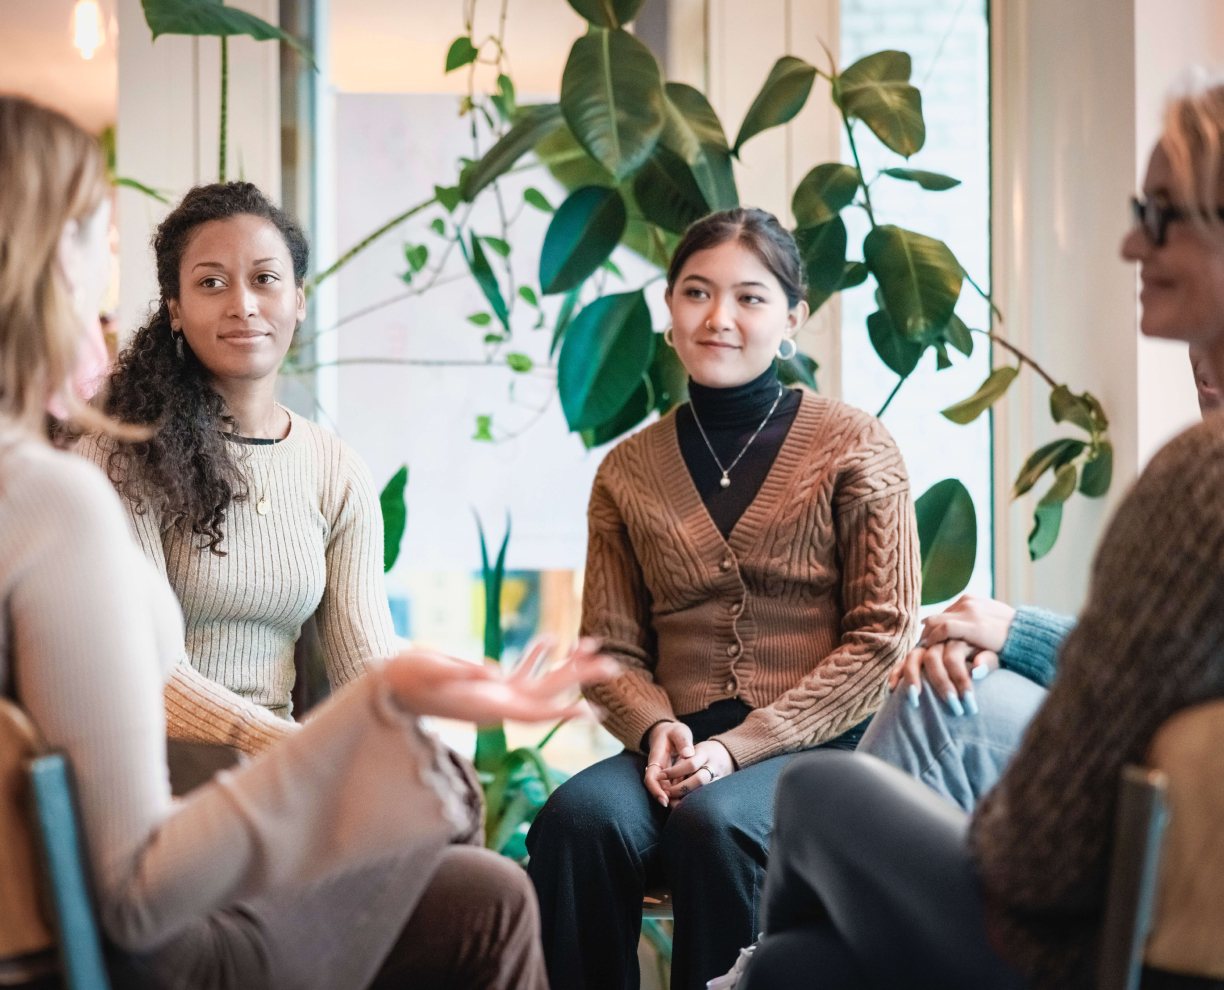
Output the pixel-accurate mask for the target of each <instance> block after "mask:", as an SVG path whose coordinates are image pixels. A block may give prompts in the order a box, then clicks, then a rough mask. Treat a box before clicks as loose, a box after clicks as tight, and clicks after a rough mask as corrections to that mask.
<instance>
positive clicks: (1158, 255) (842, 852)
mask: <svg viewBox="0 0 1224 990" xmlns="http://www.w3.org/2000/svg"><path fill="white" fill-rule="evenodd" d="M1133 205H1134V216H1135V223H1134V226H1133V228H1132V229H1131V231H1130V232H1129V233H1128V234H1127V235H1126V237H1125V239H1124V240H1123V242H1122V254H1123V257H1125V258H1126V259H1127V260H1129V261H1137V262H1139V264H1140V273H1141V276H1142V285H1143V291H1142V294H1141V296H1140V301H1141V303H1142V307H1143V315H1142V320H1141V328H1142V330H1143V332H1144V333H1145V334H1147V335H1148V336H1154V337H1167V338H1173V339H1179V340H1187V341H1190V342H1191V343H1195V344H1197V345H1199V346H1200V347H1201V348H1202V349H1203V352H1204V353H1205V354H1206V357H1207V360H1208V364H1209V366H1210V369H1211V372H1212V374H1213V377H1214V378H1215V380H1216V381H1220V380H1224V379H1222V378H1221V377H1220V376H1221V374H1224V211H1222V205H1224V85H1222V84H1217V85H1213V86H1211V87H1208V88H1200V89H1196V90H1192V91H1190V92H1188V93H1187V94H1186V95H1184V96H1182V97H1180V98H1178V99H1175V100H1173V101H1172V102H1171V103H1170V105H1169V108H1168V110H1167V113H1166V118H1165V127H1164V131H1163V134H1162V137H1161V139H1160V142H1159V143H1158V144H1157V146H1156V148H1155V150H1154V151H1153V152H1152V156H1151V160H1150V162H1149V165H1148V171H1147V177H1146V179H1145V181H1144V187H1143V197H1142V198H1141V199H1136V200H1135V201H1134V204H1133ZM1222 490H1224V418H1221V417H1220V416H1218V415H1214V416H1208V417H1206V418H1205V420H1204V422H1203V423H1202V424H1200V425H1198V426H1195V427H1193V428H1192V429H1190V430H1188V431H1187V432H1185V433H1183V434H1182V435H1181V436H1179V437H1177V438H1176V439H1174V440H1173V441H1172V442H1171V443H1169V444H1168V446H1166V447H1165V448H1164V449H1163V450H1162V451H1161V452H1160V453H1159V454H1158V455H1157V456H1156V457H1155V458H1153V460H1152V462H1151V463H1150V464H1149V465H1148V467H1147V468H1146V470H1145V471H1144V472H1143V474H1142V475H1141V477H1140V478H1139V480H1138V482H1137V483H1136V484H1135V486H1134V488H1133V489H1132V490H1131V491H1130V492H1129V494H1128V495H1127V497H1126V498H1125V500H1124V501H1123V503H1122V505H1121V507H1120V508H1119V510H1118V513H1117V515H1116V516H1115V517H1114V519H1113V520H1112V522H1111V523H1110V525H1109V527H1108V528H1107V530H1106V532H1105V535H1104V537H1103V539H1102V542H1101V547H1100V549H1099V551H1098V553H1097V557H1096V560H1095V562H1094V565H1093V571H1092V581H1091V586H1090V589H1089V595H1088V601H1087V604H1086V605H1085V608H1084V611H1083V612H1082V614H1081V616H1080V620H1079V622H1078V624H1077V625H1076V627H1075V629H1074V630H1073V631H1072V632H1071V633H1070V635H1069V636H1068V637H1067V639H1066V641H1065V644H1064V646H1063V648H1062V651H1061V654H1060V657H1059V671H1058V675H1057V677H1056V679H1055V680H1054V682H1053V685H1052V687H1051V690H1050V693H1049V696H1048V698H1047V699H1046V701H1045V704H1044V705H1043V706H1042V707H1041V709H1040V710H1039V711H1038V713H1037V715H1036V716H1035V718H1034V719H1033V722H1032V724H1031V726H1030V728H1029V730H1028V732H1027V733H1026V734H1025V736H1024V740H1023V742H1022V744H1021V746H1020V749H1019V751H1018V752H1017V754H1016V756H1015V758H1014V759H1013V760H1012V762H1011V763H1010V764H1009V765H1008V768H1007V770H1006V771H1005V773H1004V775H1003V777H1002V779H1001V780H1000V781H999V784H998V785H997V786H996V787H995V788H994V789H993V790H992V791H990V792H989V793H988V794H987V795H986V796H985V797H984V798H983V799H982V800H981V802H980V803H979V804H978V806H977V808H976V809H975V811H974V813H973V815H972V816H971V817H970V816H967V815H965V814H964V813H963V812H961V811H960V810H959V809H958V808H956V807H954V806H953V805H952V804H950V803H949V802H946V801H943V800H941V799H940V798H938V797H937V796H936V795H935V794H934V793H933V792H932V791H930V790H929V789H928V788H927V787H926V786H925V785H923V784H921V783H919V782H918V781H916V780H914V779H913V778H911V777H909V776H907V775H905V774H903V773H901V772H900V771H898V770H897V769H896V768H894V767H891V766H887V765H885V764H884V763H882V762H880V761H878V760H875V759H873V758H871V757H868V756H865V755H863V754H831V755H830V758H828V759H819V758H816V757H812V758H809V759H807V760H804V761H800V762H798V763H796V764H795V766H794V767H793V768H792V769H791V770H790V771H788V773H787V774H786V775H784V777H783V779H782V781H781V782H780V784H779V788H778V807H777V829H776V831H775V835H774V855H773V860H772V862H771V864H770V870H769V879H768V883H767V888H766V895H765V900H766V931H767V935H766V938H765V939H764V940H763V941H762V943H761V945H760V947H759V948H758V949H757V951H756V954H755V956H754V957H753V959H752V960H751V961H750V962H749V963H748V966H747V973H746V977H745V979H744V980H742V981H741V984H740V990H771V988H778V987H789V986H793V974H794V973H795V972H796V970H797V968H798V970H799V971H804V972H810V973H820V974H821V976H822V978H821V981H820V984H819V985H820V987H821V988H822V990H836V988H840V987H847V988H848V987H855V988H861V987H888V988H894V987H932V988H934V987H939V988H941V990H944V988H946V990H956V988H966V990H968V988H975V990H976V988H979V987H991V988H1002V990H1007V988H1012V987H1029V988H1036V990H1055V988H1057V990H1073V988H1089V987H1091V986H1093V983H1094V969H1095V967H1096V963H1097V956H1098V953H1099V945H1098V942H1099V937H1100V928H1101V924H1102V919H1103V915H1104V898H1105V889H1106V876H1107V871H1108V863H1109V856H1110V844H1111V838H1112V836H1113V833H1114V821H1113V819H1114V814H1115V808H1116V794H1117V790H1118V782H1119V779H1120V775H1121V770H1122V767H1123V766H1124V765H1125V764H1126V763H1129V762H1142V761H1143V759H1144V756H1145V753H1146V751H1147V748H1148V745H1149V743H1150V741H1151V739H1152V737H1153V735H1154V734H1155V732H1156V730H1157V728H1158V727H1159V726H1160V725H1161V724H1162V723H1163V722H1164V721H1165V720H1167V719H1168V718H1169V717H1170V716H1171V715H1173V714H1174V713H1175V712H1177V711H1178V710H1179V709H1182V708H1185V707H1187V706H1190V705H1194V704H1197V703H1199V702H1202V701H1205V700H1208V699H1212V698H1218V697H1221V696H1224V568H1222V567H1221V565H1220V562H1221V560H1224V507H1222V503H1221V496H1220V493H1221V491H1222ZM839 757H840V758H839ZM818 798H819V799H820V800H821V801H823V802H824V803H820V802H818V800H817V799H818ZM826 808H827V809H829V811H828V812H827V813H826V811H825V809H826ZM833 809H836V810H833ZM1161 978H1162V979H1166V980H1168V979H1172V978H1171V977H1169V976H1168V974H1163V975H1162V977H1161Z"/></svg>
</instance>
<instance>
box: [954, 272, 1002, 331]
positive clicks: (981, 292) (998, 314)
mask: <svg viewBox="0 0 1224 990" xmlns="http://www.w3.org/2000/svg"><path fill="white" fill-rule="evenodd" d="M961 274H962V275H963V276H964V277H965V281H966V282H968V283H969V284H970V285H972V286H973V288H974V290H975V291H976V292H977V294H978V295H979V296H981V297H982V298H983V299H985V300H986V305H987V306H989V307H990V311H991V312H992V313H993V314H994V317H995V319H996V320H998V321H999V322H1000V323H1002V322H1003V310H1001V309H999V307H998V306H996V305H995V301H994V300H993V299H991V298H990V293H989V292H987V291H986V290H985V289H983V288H982V287H981V286H980V285H978V284H977V282H975V281H974V280H973V276H972V275H970V274H969V273H968V272H967V271H965V269H964V268H962V269H961Z"/></svg>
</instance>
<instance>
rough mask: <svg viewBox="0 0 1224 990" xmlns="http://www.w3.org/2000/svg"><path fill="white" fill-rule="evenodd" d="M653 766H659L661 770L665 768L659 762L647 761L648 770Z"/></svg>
mask: <svg viewBox="0 0 1224 990" xmlns="http://www.w3.org/2000/svg"><path fill="white" fill-rule="evenodd" d="M651 767H659V769H660V770H662V769H663V768H662V767H661V766H659V764H657V763H647V764H646V769H647V770H649V769H650V768H651Z"/></svg>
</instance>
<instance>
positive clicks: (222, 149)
mask: <svg viewBox="0 0 1224 990" xmlns="http://www.w3.org/2000/svg"><path fill="white" fill-rule="evenodd" d="M228 126H229V37H228V36H227V35H224V34H223V35H221V135H220V139H219V140H218V142H217V145H218V156H219V161H218V163H217V181H218V182H224V181H225V158H226V151H227V148H226V144H227V141H226V131H227V130H228Z"/></svg>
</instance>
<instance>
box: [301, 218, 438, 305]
mask: <svg viewBox="0 0 1224 990" xmlns="http://www.w3.org/2000/svg"><path fill="white" fill-rule="evenodd" d="M436 202H438V197H437V194H435V195H433V196H430V197H429V199H427V200H425V201H424V202H421V203H417V205H416V206H412V207H409V208H408V209H406V210H405V211H404V212H403V213H399V214H396V215H395V216H393V217H392V218H391V219H390V220H388V221H387V222H386V223H384V224H383V225H382V226H381V227H379V228H378V229H377V230H375V231H374V232H373V233H372V234H369V235H368V236H366V237H364V238H362V239H361V240H360V241H358V242H357V243H356V244H354V245H353V246H352V247H351V248H349V249H348V250H347V251H345V252H344V254H342V255H340V257H339V258H337V259H336V260H335V261H334V262H333V263H332V264H331V266H330V267H328V268H325V269H323V271H321V272H319V274H318V275H316V276H315V277H314V278H312V279H310V280H308V281H307V283H306V289H307V292H313V291H314V290H315V289H317V288H318V287H319V283H320V282H322V281H323V280H324V279H327V278H331V276H333V275H335V274H336V272H338V271H339V270H340V269H341V268H343V267H344V266H345V265H347V264H348V263H349V262H350V261H352V260H353V258H355V257H356V256H357V255H359V254H360V253H361V252H362V251H364V250H365V249H366V248H368V247H369V246H370V245H371V244H373V243H374V242H375V241H376V240H378V239H379V238H380V237H382V235H383V234H386V233H389V232H390V231H392V230H394V229H395V228H396V227H398V226H399V225H400V224H401V223H403V222H404V221H405V220H410V219H412V218H413V217H415V216H416V215H417V214H418V213H420V212H421V211H422V210H427V209H429V207H431V206H433V205H434V204H435V203H436Z"/></svg>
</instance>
